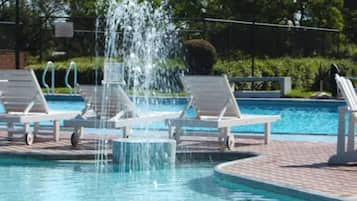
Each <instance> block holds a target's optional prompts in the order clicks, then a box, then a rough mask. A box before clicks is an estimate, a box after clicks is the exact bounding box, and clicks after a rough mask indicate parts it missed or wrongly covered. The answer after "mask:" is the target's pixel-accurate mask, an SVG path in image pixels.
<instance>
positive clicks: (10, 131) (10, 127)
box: [7, 122, 14, 140]
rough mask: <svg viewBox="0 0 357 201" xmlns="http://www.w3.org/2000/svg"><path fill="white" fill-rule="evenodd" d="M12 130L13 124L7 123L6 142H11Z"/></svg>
mask: <svg viewBox="0 0 357 201" xmlns="http://www.w3.org/2000/svg"><path fill="white" fill-rule="evenodd" d="M13 128H14V123H12V122H8V123H7V137H8V140H12V137H13V133H12V130H13Z"/></svg>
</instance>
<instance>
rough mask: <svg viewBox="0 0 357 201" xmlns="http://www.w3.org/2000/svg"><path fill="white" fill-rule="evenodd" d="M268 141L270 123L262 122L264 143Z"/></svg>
mask: <svg viewBox="0 0 357 201" xmlns="http://www.w3.org/2000/svg"><path fill="white" fill-rule="evenodd" d="M269 141H270V123H265V124H264V144H268V143H269Z"/></svg>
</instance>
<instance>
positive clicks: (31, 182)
mask: <svg viewBox="0 0 357 201" xmlns="http://www.w3.org/2000/svg"><path fill="white" fill-rule="evenodd" d="M110 166H111V165H109V167H108V169H107V170H106V171H105V172H104V173H98V172H97V171H96V169H95V166H94V165H93V164H84V163H59V162H41V161H33V160H19V159H13V158H12V159H6V158H5V159H0V172H1V174H0V181H1V182H0V200H1V201H39V200H41V201H119V200H124V201H151V200H155V201H164V200H169V201H176V200H177V201H196V200H205V201H222V200H231V201H234V200H237V201H238V200H240V201H242V200H247V201H248V200H255V201H279V200H282V201H283V200H284V201H285V200H289V201H299V200H298V199H295V198H291V197H287V196H283V195H278V194H273V193H270V192H266V191H262V190H257V189H253V188H250V187H247V186H242V185H238V184H233V183H229V182H227V181H223V180H218V178H216V177H215V176H213V168H212V167H213V164H212V163H211V164H209V163H201V164H190V165H188V164H186V165H185V164H182V165H178V166H177V167H176V168H175V169H171V170H159V171H151V172H131V173H123V172H115V171H114V170H113V168H112V167H110Z"/></svg>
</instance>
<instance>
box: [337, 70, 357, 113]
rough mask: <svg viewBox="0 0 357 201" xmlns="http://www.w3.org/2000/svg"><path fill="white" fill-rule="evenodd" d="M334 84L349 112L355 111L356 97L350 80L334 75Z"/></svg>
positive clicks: (356, 108) (356, 109)
mask: <svg viewBox="0 0 357 201" xmlns="http://www.w3.org/2000/svg"><path fill="white" fill-rule="evenodd" d="M335 79H336V83H337V86H338V88H339V89H340V91H341V93H342V96H343V98H344V99H345V101H346V103H347V106H348V108H349V110H352V111H357V95H356V92H355V89H354V87H353V85H352V82H351V80H349V79H346V78H344V77H341V76H339V75H338V74H336V77H335Z"/></svg>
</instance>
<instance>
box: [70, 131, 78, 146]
mask: <svg viewBox="0 0 357 201" xmlns="http://www.w3.org/2000/svg"><path fill="white" fill-rule="evenodd" d="M79 141H80V137H79V133H77V132H73V133H72V135H71V144H72V147H76V146H77V145H78V144H79Z"/></svg>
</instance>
